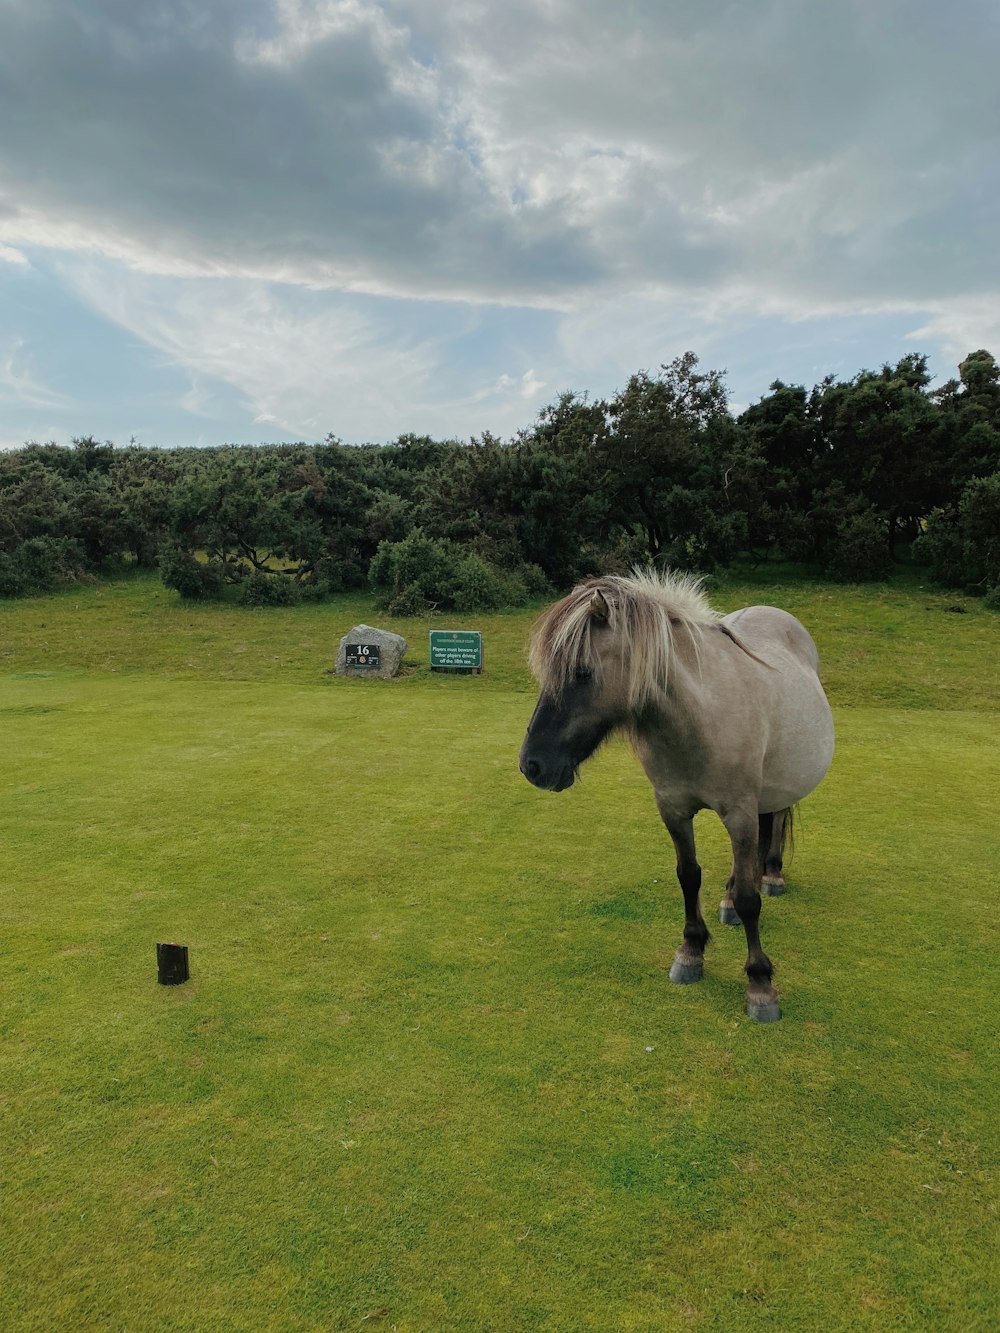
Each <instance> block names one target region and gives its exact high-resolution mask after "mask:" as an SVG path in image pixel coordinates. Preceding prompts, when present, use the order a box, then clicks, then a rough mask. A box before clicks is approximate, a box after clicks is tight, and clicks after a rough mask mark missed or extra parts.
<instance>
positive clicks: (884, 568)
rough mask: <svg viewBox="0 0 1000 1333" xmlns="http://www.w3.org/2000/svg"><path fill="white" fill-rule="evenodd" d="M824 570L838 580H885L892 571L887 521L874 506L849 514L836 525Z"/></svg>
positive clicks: (851, 581)
mask: <svg viewBox="0 0 1000 1333" xmlns="http://www.w3.org/2000/svg"><path fill="white" fill-rule="evenodd" d="M826 572H827V573H828V574H829V575H830V577H831V578H834V579H837V580H839V581H840V582H841V583H865V582H869V581H871V580H873V579H884V578H886V577H888V575H889V574H890V573H891V572H892V551H891V549H890V546H889V528H888V524H887V522H886V519H885V518H884V517H883V516H882V515H881V514H880V513H879V512H878V511H877V510H876V509H874V508H869V509H863V510H861V511H860V512H856V513H853V514H848V515H847V517H846V518H844V519H843V520H842V521H841V522H840V523H839V524H838V525H837V531H836V536H835V537H834V540H833V550H832V553H831V554H830V556H829V558H828V560H827V563H826Z"/></svg>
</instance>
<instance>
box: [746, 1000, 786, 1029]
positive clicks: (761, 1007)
mask: <svg viewBox="0 0 1000 1333" xmlns="http://www.w3.org/2000/svg"><path fill="white" fill-rule="evenodd" d="M746 1014H747V1017H748V1018H753V1019H755V1020H756V1021H757V1022H758V1023H777V1021H778V1019H779V1018H780V1017H781V1005H780V1004H779V1003H778V1001H777V999H773V1000H751V999H750V997H749V996H747V1003H746Z"/></svg>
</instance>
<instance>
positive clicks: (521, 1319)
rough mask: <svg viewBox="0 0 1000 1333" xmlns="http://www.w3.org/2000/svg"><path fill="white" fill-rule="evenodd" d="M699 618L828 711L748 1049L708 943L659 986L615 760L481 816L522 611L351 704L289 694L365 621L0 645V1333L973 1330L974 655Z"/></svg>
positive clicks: (986, 1142)
mask: <svg viewBox="0 0 1000 1333" xmlns="http://www.w3.org/2000/svg"><path fill="white" fill-rule="evenodd" d="M715 596H716V600H717V603H718V604H719V605H720V606H724V607H727V608H728V607H731V606H736V605H740V604H743V603H744V602H746V601H751V600H765V601H775V602H779V603H780V604H782V605H785V606H787V607H789V608H790V609H792V610H794V611H797V612H798V613H799V614H801V615H802V617H803V618H804V619H805V620H806V621H807V623H808V624H809V625H810V626H811V627H812V628H813V629H814V631H815V633H816V637H817V639H818V641H819V643H820V647H821V651H822V653H823V656H824V659H825V663H826V678H827V681H828V685H829V689H830V693H831V697H832V699H833V701H834V704H835V707H836V711H837V721H838V736H839V749H838V756H837V760H836V763H835V766H834V769H833V771H832V772H831V774H830V776H829V778H828V779H827V781H826V782H825V783H824V785H823V787H822V788H821V789H820V791H819V792H818V793H817V794H816V795H815V796H814V797H813V798H811V800H810V801H809V802H807V803H806V805H805V806H804V808H803V812H802V824H801V836H800V843H799V851H798V854H797V856H796V858H795V861H794V862H793V863H792V867H791V874H790V884H791V889H790V892H789V893H788V895H786V897H784V898H783V899H780V900H775V901H768V902H767V903H766V904H765V914H764V925H763V930H764V941H765V945H766V947H767V948H768V951H769V952H770V954H771V956H772V957H773V958H774V959H775V960H776V962H777V965H778V968H779V973H778V980H779V985H780V988H781V991H782V995H783V1007H784V1013H785V1019H784V1021H783V1022H782V1023H781V1024H779V1025H778V1026H777V1027H775V1028H767V1027H758V1026H755V1025H753V1024H751V1023H749V1022H748V1021H747V1020H745V1019H744V1018H743V1017H742V1013H741V1008H742V992H743V979H742V975H741V967H742V962H743V956H744V954H743V947H742V934H741V932H733V931H728V930H726V929H724V928H722V927H717V928H716V930H715V942H714V944H713V946H712V948H711V951H710V955H709V964H708V968H707V975H706V978H705V981H704V982H703V983H702V984H701V985H699V986H696V987H690V988H683V989H682V988H678V987H672V986H670V985H669V983H667V981H666V978H665V974H664V970H663V969H664V967H665V965H666V964H667V963H668V962H669V959H670V957H671V955H672V952H673V948H674V947H675V945H676V943H677V942H678V939H679V933H680V922H681V910H680V895H679V893H678V891H677V889H676V886H675V883H674V880H673V873H672V867H671V865H670V857H669V843H668V841H667V839H666V836H665V834H664V833H663V832H662V830H661V829H660V828H659V826H658V822H657V820H656V816H655V810H654V808H653V805H652V799H651V796H650V793H649V791H648V788H647V787H646V786H645V784H644V780H643V779H642V776H641V774H640V773H639V771H638V769H637V767H636V765H635V764H634V761H633V760H632V759H631V758H630V756H629V755H628V753H627V751H626V750H625V749H624V747H621V746H612V747H610V748H609V749H608V750H607V751H606V752H604V753H603V754H602V755H600V756H599V757H598V758H597V759H596V760H595V761H594V762H593V764H592V765H591V766H590V767H589V769H588V772H587V778H586V781H584V782H583V783H581V784H579V785H578V786H577V787H575V788H574V789H573V790H572V791H571V792H569V793H566V794H564V795H562V796H558V797H555V796H551V795H548V794H545V793H539V792H536V791H534V790H533V789H532V788H530V787H529V786H528V785H527V784H526V783H525V782H524V781H523V779H521V778H520V776H519V775H518V773H517V771H516V763H515V755H516V749H517V746H518V744H519V741H520V737H521V734H522V732H523V728H524V724H525V722H526V720H527V716H528V714H529V712H530V708H531V706H532V703H533V693H532V687H531V684H530V681H529V680H528V678H527V676H526V673H525V670H524V667H523V646H524V641H525V638H526V634H527V629H528V626H529V624H530V620H531V616H530V614H527V613H525V614H518V615H511V616H508V617H482V618H479V620H478V622H477V624H478V627H480V628H482V629H483V631H484V636H485V643H486V651H487V665H488V668H489V671H488V674H487V675H486V676H484V677H483V678H481V679H471V678H456V679H449V678H441V677H434V676H430V675H429V674H428V673H427V671H426V668H425V666H424V665H423V664H424V663H426V628H427V625H426V624H425V623H419V622H417V623H414V622H406V623H405V624H401V625H400V626H397V628H400V629H401V630H402V632H404V633H405V634H407V637H408V638H409V639H410V643H411V650H410V661H411V663H412V664H413V666H414V668H415V669H414V670H413V671H412V673H411V674H410V675H409V676H407V677H406V678H405V679H402V680H399V681H396V682H392V683H388V684H384V685H381V684H371V683H360V682H353V681H340V680H336V679H332V678H329V677H326V676H325V675H324V674H323V673H324V669H325V668H326V667H327V666H328V665H329V663H330V662H331V660H332V657H333V653H334V650H335V648H336V643H337V641H338V640H339V638H340V636H341V634H343V633H344V632H346V630H347V629H348V628H350V626H351V625H352V624H354V623H356V622H357V621H362V620H363V621H368V622H371V621H372V620H373V617H374V615H375V613H374V612H373V610H372V607H371V606H370V604H369V603H367V602H366V601H365V600H364V599H357V598H355V599H349V598H345V599H344V600H343V601H342V602H340V603H337V604H334V605H331V606H321V607H315V608H299V609H297V610H295V611H272V612H267V613H258V614H251V613H247V612H243V611H239V610H237V609H235V608H217V607H216V608H213V607H206V608H200V607H196V608H189V607H184V606H182V605H180V604H179V603H177V602H176V601H175V600H174V599H173V598H172V596H171V595H170V594H168V593H166V592H165V591H164V590H162V589H159V588H158V587H157V586H156V585H155V584H153V583H149V582H147V581H145V580H141V579H139V580H135V581H131V582H122V583H119V584H114V585H105V586H102V587H99V588H93V589H89V590H85V591H73V592H69V593H66V594H63V595H60V596H58V597H54V598H49V599H39V600H36V601H29V602H24V603H20V604H2V603H0V723H2V735H3V743H2V745H0V783H2V786H0V800H2V804H0V837H2V846H3V849H4V862H3V864H4V873H3V879H2V881H0V900H2V909H3V918H4V920H5V921H6V923H7V924H6V926H5V928H4V937H5V938H4V948H3V960H4V972H3V977H2V1002H0V1133H2V1142H3V1144H4V1145H5V1146H4V1168H3V1179H2V1193H0V1238H2V1239H0V1265H2V1266H3V1267H4V1268H5V1269H6V1272H5V1273H4V1274H3V1277H4V1280H3V1281H2V1282H0V1323H2V1326H3V1327H4V1328H5V1329H16V1330H28V1329H32V1330H34V1329H38V1330H49V1329H51V1328H54V1327H66V1328H73V1329H78V1328H95V1329H96V1328H101V1329H119V1328H120V1329H130V1330H133V1329H139V1330H146V1329H156V1330H161V1329H162V1330H167V1329H191V1330H198V1331H199V1333H201V1331H202V1330H215V1329H233V1330H236V1329H274V1330H298V1329H302V1330H319V1329H326V1330H329V1329H341V1328H344V1329H350V1328H359V1329H361V1328H369V1327H373V1328H379V1327H385V1328H387V1329H388V1328H393V1327H394V1328H396V1329H398V1330H404V1329H411V1330H423V1329H434V1328H444V1329H452V1328H454V1329H463V1330H468V1329H483V1330H486V1329H491V1330H493V1329H497V1330H499V1329H510V1330H520V1329H548V1330H576V1329H594V1330H609V1329H618V1328H621V1329H649V1330H654V1329H656V1330H660V1329H672V1328H678V1329H689V1328H690V1329H706V1330H707V1329H718V1328H725V1329H727V1330H731V1329H735V1330H740V1329H764V1328H769V1329H773V1328H779V1329H782V1330H788V1329H799V1328H801V1329H810V1330H811V1329H815V1328H819V1327H823V1328H826V1329H840V1328H844V1329H847V1328H852V1329H858V1328H860V1329H864V1328H870V1329H885V1328H914V1329H918V1328H919V1329H923V1328H927V1327H933V1328H944V1329H947V1328H956V1329H958V1328H962V1329H966V1328H970V1327H976V1328H978V1327H987V1326H989V1325H990V1324H995V1323H996V1322H997V1320H998V1318H1000V1294H998V1284H997V1281H996V1278H995V1276H994V1275H993V1258H994V1255H995V1247H996V1241H997V1216H996V1195H995V1191H994V1189H993V1186H992V1185H991V1172H992V1171H995V1168H996V1165H997V1155H998V1154H997V1147H998V1143H997V1129H996V1123H997V1116H996V1111H997V1092H996V1082H995V1065H994V1064H993V1063H992V1062H993V1059H994V1056H995V1034H996V1019H997V1011H998V1007H1000V1005H998V1000H997V994H996V986H995V975H996V974H995V958H996V946H997V938H996V937H997V925H996V911H995V896H996V865H997V861H998V854H1000V838H998V833H997V819H996V797H995V793H996V791H997V790H998V789H1000V711H998V705H1000V673H998V671H997V666H996V663H997V649H998V647H1000V618H997V617H996V616H991V615H989V614H988V613H985V612H981V611H979V610H978V609H977V608H975V606H974V604H972V603H970V604H969V607H970V609H969V613H968V614H967V615H964V616H959V615H952V614H948V613H947V612H946V610H945V608H946V607H947V606H948V605H949V603H950V600H951V599H948V598H942V597H940V596H939V595H937V594H929V593H926V592H924V591H923V590H921V589H920V588H919V587H918V586H917V585H915V584H910V585H907V586H905V587H903V588H896V589H885V588H881V589H874V590H866V591H859V592H845V591H842V590H835V589H832V588H822V587H819V588H817V587H815V586H808V585H804V584H796V583H786V584H783V585H781V586H776V587H769V586H767V585H766V584H765V583H764V582H763V581H759V582H758V583H757V584H755V585H754V586H753V587H748V586H737V585H736V584H735V583H730V584H723V585H722V586H720V587H719V588H718V589H717V592H716V594H715ZM379 623H382V622H379ZM699 836H700V844H701V854H702V860H703V863H704V865H705V871H706V885H707V886H708V887H707V889H706V895H705V897H706V905H707V908H708V907H711V906H712V905H713V904H714V902H715V899H716V896H717V890H718V889H719V887H720V886H721V883H722V881H723V879H724V878H725V874H726V870H727V868H728V866H727V853H726V847H725V845H724V837H723V834H722V831H721V828H719V827H718V826H717V824H716V823H714V822H713V821H712V820H711V819H710V818H708V817H704V816H703V817H702V819H701V820H700V821H699ZM164 938H175V939H179V940H181V941H182V942H185V943H187V944H188V945H189V946H190V948H191V956H192V970H193V973H194V976H193V980H192V982H191V984H190V985H188V986H186V987H183V988H179V989H177V990H172V989H171V990H168V989H165V988H160V987H157V986H156V984H155V980H154V977H155V958H154V948H153V946H154V943H155V941H156V940H157V939H164ZM994 1180H995V1177H994Z"/></svg>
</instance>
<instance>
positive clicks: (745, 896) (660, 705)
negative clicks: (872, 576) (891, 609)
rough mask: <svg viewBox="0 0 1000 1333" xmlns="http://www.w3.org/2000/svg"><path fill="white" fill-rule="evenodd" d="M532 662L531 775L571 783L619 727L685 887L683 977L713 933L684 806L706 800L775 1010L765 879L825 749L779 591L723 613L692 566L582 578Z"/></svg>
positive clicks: (777, 882) (739, 917)
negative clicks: (682, 570)
mask: <svg viewBox="0 0 1000 1333" xmlns="http://www.w3.org/2000/svg"><path fill="white" fill-rule="evenodd" d="M529 662H530V665H531V669H532V672H533V674H534V676H535V678H536V679H537V681H538V684H539V686H540V690H541V692H540V694H539V698H538V702H537V704H536V706H535V711H534V713H533V714H532V716H531V720H530V722H529V723H528V729H527V734H526V735H525V738H524V743H523V745H522V746H521V751H520V756H519V767H520V770H521V772H522V773H523V774H524V776H525V777H526V778H527V779H528V781H529V782H531V783H533V784H534V785H535V786H536V787H540V788H542V789H544V790H548V791H557V792H558V791H565V790H566V788H568V787H571V786H572V785H573V782H574V780H575V778H576V776H577V772H578V770H579V768H580V765H581V764H582V763H583V762H584V760H586V759H588V758H589V757H590V756H591V755H592V754H593V753H594V751H595V750H596V749H597V748H598V746H600V745H601V744H602V742H604V741H605V740H606V739H607V738H608V737H609V736H610V735H612V733H614V732H624V733H625V734H626V735H627V736H628V738H629V739H630V740H631V743H632V746H633V749H634V751H635V754H636V756H637V757H638V759H639V762H640V764H641V765H642V767H643V769H644V771H645V773H646V776H647V778H648V779H649V781H650V783H651V784H652V787H653V793H654V795H655V798H656V805H657V809H658V810H659V813H660V818H661V819H662V820H663V823H664V825H665V826H666V829H667V832H668V833H669V834H670V837H671V839H672V841H673V845H674V850H675V852H676V858H677V879H678V881H679V883H680V887H681V892H682V893H683V895H684V934H683V940H682V943H681V945H680V947H679V948H678V950H677V953H676V955H675V957H674V961H673V964H672V966H671V968H670V980H671V981H674V982H677V983H680V984H682V985H686V984H689V983H692V982H696V981H700V980H701V977H702V974H703V967H704V955H705V946H706V944H707V943H708V941H709V938H710V937H709V932H708V928H707V926H706V925H705V921H704V918H703V917H702V914H701V907H700V902H699V894H700V890H701V867H700V865H699V864H698V859H697V855H696V850H695V839H694V826H693V822H692V821H693V818H694V816H695V814H696V813H697V812H698V811H699V810H705V809H708V810H714V811H715V813H716V814H717V815H718V816H719V818H720V819H721V820H722V823H723V824H724V825H725V828H726V831H727V832H728V834H729V838H730V841H731V842H732V849H733V862H732V873H731V874H730V876H729V880H728V882H727V884H726V892H725V897H724V898H723V900H722V904H721V907H720V920H721V921H722V922H723V923H724V924H729V925H738V924H740V923H742V925H743V929H744V931H745V932H746V942H747V961H746V965H745V970H746V974H747V979H748V987H747V994H746V1013H747V1014H748V1015H749V1016H750V1017H751V1018H754V1019H756V1020H758V1021H759V1022H762V1023H773V1022H776V1021H777V1020H778V1019H779V1018H780V1017H781V1006H780V1003H779V1000H778V994H777V992H776V990H775V988H774V985H773V983H772V976H773V967H772V965H771V961H770V959H769V958H768V956H767V954H766V953H765V952H764V950H763V948H762V947H761V942H760V933H759V930H758V920H759V917H760V908H761V898H760V893H761V889H762V888H763V890H764V892H765V894H768V895H774V894H779V893H781V892H783V890H784V878H783V874H782V854H783V851H784V850H785V846H786V842H787V839H788V835H789V832H790V829H791V815H792V809H793V807H794V806H795V805H796V804H797V803H798V802H799V801H801V800H802V798H803V797H804V796H807V795H808V794H809V793H810V792H811V791H813V789H814V788H815V787H816V786H817V785H818V784H819V782H820V781H821V779H822V778H823V776H824V774H825V773H826V771H827V769H828V768H829V766H830V762H831V760H832V758H833V745H834V737H833V718H832V715H831V712H830V705H829V703H828V702H827V698H826V694H825V693H824V691H823V686H822V684H821V683H820V678H819V654H818V653H817V651H816V645H815V644H814V643H813V640H812V638H811V637H810V635H809V632H808V631H807V630H806V629H805V627H804V626H803V625H802V624H800V622H799V621H798V620H796V618H795V617H794V616H792V615H790V614H789V613H788V612H787V611H782V610H779V609H778V608H777V607H773V606H750V607H745V608H744V609H743V610H741V611H734V612H733V613H732V614H731V615H727V616H722V615H720V614H719V613H718V612H717V611H715V610H713V608H712V607H711V605H710V604H709V602H708V599H707V598H706V596H705V594H704V592H703V590H702V584H701V580H700V579H697V578H694V577H692V576H691V575H687V574H679V573H671V572H669V571H666V572H663V573H657V572H656V571H654V570H652V569H647V570H641V569H637V570H634V571H633V573H632V574H631V575H629V576H625V575H615V574H609V575H606V576H604V577H601V578H594V579H588V580H586V581H585V582H583V583H580V584H578V585H577V587H575V588H574V589H573V591H572V592H571V593H569V595H568V596H567V597H564V598H563V599H562V601H560V602H556V603H555V605H553V606H550V607H549V608H548V610H547V611H545V612H544V613H543V614H542V616H541V618H540V619H539V620H538V622H537V624H536V625H535V628H534V630H533V632H532V637H531V647H530V653H529Z"/></svg>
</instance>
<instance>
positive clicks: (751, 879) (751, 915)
mask: <svg viewBox="0 0 1000 1333" xmlns="http://www.w3.org/2000/svg"><path fill="white" fill-rule="evenodd" d="M723 823H724V824H725V826H726V829H727V831H728V833H729V837H730V839H731V840H732V844H733V889H732V894H733V905H734V907H735V909H736V912H737V915H738V916H739V918H740V921H741V922H742V923H743V929H744V930H745V931H746V937H747V961H746V974H747V978H748V979H749V982H750V984H749V986H748V988H747V1002H746V1012H747V1014H748V1015H749V1016H750V1017H751V1018H755V1019H757V1021H758V1022H759V1023H776V1022H777V1021H778V1019H779V1018H780V1017H781V1006H780V1005H779V1004H778V992H777V991H776V990H775V989H774V987H773V986H772V984H771V975H772V972H773V968H772V967H771V960H770V958H768V956H767V954H766V953H765V952H764V950H763V949H762V948H761V945H760V935H759V933H758V930H757V921H758V918H759V917H760V891H759V885H760V850H759V840H758V829H757V818H756V813H754V814H753V815H752V816H750V817H748V816H747V815H746V814H745V813H744V812H741V811H733V812H732V813H730V814H727V815H724V816H723Z"/></svg>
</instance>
